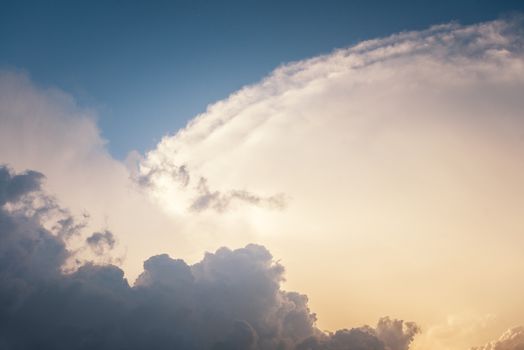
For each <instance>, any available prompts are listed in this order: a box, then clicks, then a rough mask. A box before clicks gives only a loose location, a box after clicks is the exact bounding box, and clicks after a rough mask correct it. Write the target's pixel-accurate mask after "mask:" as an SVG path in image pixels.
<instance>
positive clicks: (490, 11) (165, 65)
mask: <svg viewBox="0 0 524 350" xmlns="http://www.w3.org/2000/svg"><path fill="white" fill-rule="evenodd" d="M0 4H1V5H0V8H1V10H0V43H1V49H0V68H3V69H10V70H23V71H26V72H27V73H28V74H29V75H30V76H31V77H32V79H33V80H34V81H36V82H37V83H38V84H40V85H43V86H54V87H58V88H60V89H63V90H65V91H67V92H69V93H72V94H73V95H74V96H75V98H76V99H77V101H78V102H79V103H80V104H81V105H85V106H88V107H90V108H95V109H96V110H97V113H98V116H99V120H98V124H99V127H100V128H101V130H102V134H103V137H104V138H105V139H107V140H108V141H109V143H108V148H109V151H110V152H111V153H112V154H113V156H115V157H117V158H121V159H122V158H124V157H125V156H126V154H127V153H128V152H129V151H131V150H133V149H136V150H139V151H141V152H143V151H146V150H148V149H151V148H153V147H154V145H155V144H156V142H158V141H159V140H160V138H161V137H162V136H163V135H165V134H167V133H173V132H175V131H176V130H177V129H178V128H180V127H182V126H184V125H185V123H186V122H187V121H188V120H189V119H190V118H192V117H193V116H195V115H196V114H198V113H200V112H202V111H204V110H205V108H206V106H207V105H208V104H210V103H212V102H214V101H216V100H219V99H222V98H224V97H226V96H227V95H229V94H230V93H231V92H234V91H235V90H237V89H238V88H240V87H242V86H243V85H246V84H250V83H254V82H256V81H258V80H259V79H261V78H262V77H263V76H265V75H266V74H268V73H269V72H270V71H271V70H272V69H273V68H275V67H276V66H278V65H279V64H282V63H285V62H288V61H293V60H298V59H303V58H306V57H311V56H314V55H317V54H321V53H327V52H330V51H332V50H333V49H335V48H338V47H345V46H349V45H352V44H354V43H356V42H358V41H360V40H363V39H369V38H374V37H378V36H385V35H388V34H391V33H395V32H399V31H403V30H416V29H422V28H425V27H428V26H430V25H433V24H438V23H442V22H449V21H453V20H455V21H459V22H460V23H463V24H469V23H474V22H479V21H484V20H489V19H493V18H497V17H499V16H501V15H505V14H510V13H511V12H515V11H522V10H524V2H523V1H518V0H515V1H511V0H498V1H494V0H493V1H488V0H466V1H424V0H420V1H378V0H371V1H369V0H368V1H359V0H358V1H334V0H327V1H254V0H244V1H226V2H219V1H200V0H195V1H142V2H138V1H98V2H95V1H46V2H43V1H1V2H0Z"/></svg>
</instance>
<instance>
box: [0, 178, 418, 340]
mask: <svg viewBox="0 0 524 350" xmlns="http://www.w3.org/2000/svg"><path fill="white" fill-rule="evenodd" d="M0 174H1V178H0V188H1V189H2V201H3V202H2V203H3V205H2V206H1V207H0V349H9V350H11V349H12V350H17V349H20V350H22V349H54V350H60V349H67V350H74V349H98V350H103V349H112V350H113V349H128V350H133V349H210V350H221V349H228V350H234V349H239V350H240V349H242V350H249V349H253V350H276V349H282V350H286V349H290V350H291V349H297V350H299V349H302V350H305V349H310V350H335V349H337V350H338V349H353V350H359V349H360V350H371V349H381V350H403V349H407V348H408V346H409V343H410V342H411V340H412V339H413V336H414V335H415V334H416V333H417V332H418V328H417V327H416V326H415V325H414V324H412V323H405V322H403V321H397V320H391V319H389V318H384V319H382V320H380V322H379V323H378V326H377V327H376V328H371V327H362V328H356V329H350V330H340V331H337V332H335V333H333V334H326V333H323V332H321V331H320V330H318V329H317V328H316V327H315V321H316V317H315V315H314V314H313V313H312V312H311V311H310V310H309V308H308V300H307V297H306V296H305V295H302V294H299V293H294V292H286V291H284V290H282V289H281V282H282V281H283V278H284V277H283V274H284V268H283V267H282V265H280V264H279V263H277V262H275V261H274V260H273V258H272V256H271V254H270V253H269V251H268V250H267V249H266V248H264V247H262V246H259V245H253V244H251V245H248V246H246V247H244V248H241V249H236V250H230V249H227V248H221V249H219V250H218V251H216V252H215V253H207V254H206V255H205V256H204V258H203V259H202V260H201V261H200V262H198V263H196V264H194V265H192V266H190V265H188V264H186V263H185V262H184V261H183V260H177V259H172V258H170V257H169V256H168V255H165V254H164V255H157V256H154V257H151V258H149V259H148V260H147V261H146V262H145V263H144V272H143V273H142V274H141V275H140V276H139V277H138V278H137V281H136V283H135V284H134V286H130V285H129V283H128V282H127V280H126V279H125V278H124V273H123V271H122V270H121V269H120V268H118V267H116V266H113V265H104V266H100V265H95V264H93V263H86V264H84V265H82V266H80V267H79V268H78V269H77V270H76V271H74V272H72V273H67V274H66V273H64V272H63V271H62V267H63V265H64V263H65V262H66V260H67V259H68V258H69V257H71V255H72V253H71V252H70V251H69V250H68V249H67V246H66V244H65V243H64V239H65V238H64V237H66V236H67V235H66V234H57V233H56V232H55V233H54V232H52V231H50V230H47V229H46V228H44V226H43V225H42V222H41V217H42V216H41V215H35V214H34V211H31V210H27V208H26V209H24V210H23V209H20V210H18V209H16V210H12V209H10V208H8V206H6V205H5V204H6V203H11V204H15V203H14V202H20V201H21V200H22V198H23V197H24V196H27V195H32V194H34V193H36V192H38V191H39V183H40V182H39V181H40V179H41V178H42V176H41V174H37V173H32V172H27V173H25V174H21V175H13V174H12V173H11V172H10V171H9V170H8V169H6V168H0ZM17 204H18V205H22V206H31V205H33V204H31V202H29V201H27V202H22V203H17ZM58 225H61V227H69V228H72V230H73V231H74V230H75V227H76V226H77V225H76V224H74V223H73V222H72V221H67V220H66V221H65V222H62V223H61V224H60V223H59V224H58ZM87 244H89V245H90V246H94V247H95V250H96V249H98V247H99V246H100V245H103V246H108V247H110V246H112V245H113V244H114V238H113V235H112V234H111V233H110V232H109V231H103V232H98V233H94V234H93V235H91V236H90V237H89V238H87Z"/></svg>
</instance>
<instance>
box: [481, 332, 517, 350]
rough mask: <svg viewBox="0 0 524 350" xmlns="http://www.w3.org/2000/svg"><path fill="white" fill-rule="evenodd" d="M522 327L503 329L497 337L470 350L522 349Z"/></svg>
mask: <svg viewBox="0 0 524 350" xmlns="http://www.w3.org/2000/svg"><path fill="white" fill-rule="evenodd" d="M523 349H524V327H514V328H511V329H508V330H507V331H505V332H504V333H503V334H502V335H501V336H500V338H499V339H497V340H494V341H492V342H490V343H488V344H486V345H484V346H480V347H474V348H471V350H523Z"/></svg>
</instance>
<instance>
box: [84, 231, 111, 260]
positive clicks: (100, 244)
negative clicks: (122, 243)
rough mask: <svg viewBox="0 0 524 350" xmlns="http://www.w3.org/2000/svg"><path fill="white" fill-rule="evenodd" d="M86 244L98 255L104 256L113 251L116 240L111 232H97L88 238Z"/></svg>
mask: <svg viewBox="0 0 524 350" xmlns="http://www.w3.org/2000/svg"><path fill="white" fill-rule="evenodd" d="M86 243H87V244H88V245H89V247H90V248H91V249H92V250H93V252H95V254H97V255H102V254H104V253H105V252H107V251H108V250H111V249H113V247H114V246H115V243H116V240H115V237H114V236H113V234H112V233H111V232H110V231H107V230H105V231H103V232H95V233H93V234H92V235H91V236H89V237H87V238H86Z"/></svg>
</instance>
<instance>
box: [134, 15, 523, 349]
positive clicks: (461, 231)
mask: <svg viewBox="0 0 524 350" xmlns="http://www.w3.org/2000/svg"><path fill="white" fill-rule="evenodd" d="M522 39H523V35H522V26H521V24H520V23H518V20H512V21H502V20H501V21H495V22H490V23H485V24H480V25H475V26H468V27H461V26H458V25H453V24H452V25H443V26H437V27H434V28H431V29H429V30H427V31H423V32H410V33H402V34H399V35H394V36H391V37H389V38H386V39H380V40H373V41H368V42H364V43H361V44H359V45H357V46H355V47H352V48H349V49H344V50H338V51H336V52H334V53H332V54H329V55H326V56H321V57H317V58H313V59H310V60H305V61H300V62H296V63H292V64H289V65H285V66H282V67H280V68H278V69H277V70H275V71H274V72H273V73H272V74H271V75H270V76H269V77H268V78H266V79H265V80H263V81H262V82H260V83H258V84H255V85H253V86H249V87H246V88H244V89H242V90H240V91H238V92H237V93H235V94H233V95H232V96H230V97H229V98H228V99H227V100H224V101H220V102H218V103H216V104H214V105H211V106H210V107H209V108H208V110H207V111H206V113H204V114H202V115H200V116H198V117H196V118H195V119H194V120H193V121H191V122H190V123H189V124H188V126H187V127H186V128H185V129H183V130H181V131H179V132H177V133H176V134H175V135H174V136H169V137H165V138H164V139H163V140H162V142H160V144H159V145H158V146H157V148H156V149H155V150H153V151H151V152H149V153H148V154H147V155H146V157H145V159H144V160H143V161H142V162H141V163H140V168H139V174H140V176H141V179H142V181H144V179H147V184H148V186H147V188H148V189H149V191H150V194H151V196H152V197H153V198H154V199H155V200H156V201H158V202H159V203H160V205H161V206H162V207H164V208H166V209H167V210H168V211H169V210H170V208H173V207H175V206H176V207H177V208H178V210H179V211H184V210H185V211H186V212H188V213H189V212H190V210H188V208H191V204H192V203H193V201H194V199H195V198H198V196H199V190H198V184H199V181H200V178H202V177H203V178H205V179H206V183H207V184H208V186H209V188H212V189H213V190H214V191H217V192H218V193H230V192H231V191H232V190H236V189H242V190H246V191H249V193H253V194H256V195H257V196H272V195H274V194H275V193H283V194H284V197H285V198H286V199H287V200H286V204H287V207H286V208H285V209H284V211H283V212H274V211H265V210H263V209H260V208H256V207H253V206H252V205H245V203H244V202H243V201H239V200H237V201H235V200H234V199H233V200H232V201H231V206H228V208H227V210H225V211H222V212H221V213H220V214H216V213H213V210H204V211H203V212H202V213H201V215H206V217H207V218H209V219H210V220H214V222H217V223H219V222H224V221H227V220H233V219H231V218H234V217H235V216H239V213H243V215H241V216H242V217H243V218H245V217H246V215H247V216H251V217H253V218H254V220H250V221H249V224H248V226H249V225H250V226H251V228H252V229H253V230H254V231H255V232H257V231H258V233H259V234H260V235H261V238H260V240H261V241H262V242H264V243H265V244H268V245H269V246H270V247H271V248H272V250H273V251H275V252H276V255H278V256H283V257H285V259H287V260H288V261H289V262H287V263H286V265H287V266H288V267H289V271H290V272H289V275H290V276H294V278H295V279H294V282H291V284H293V283H296V284H300V285H307V286H308V287H307V288H308V292H309V294H310V295H311V296H312V302H313V305H315V300H324V301H322V302H321V301H319V305H315V306H318V307H317V310H318V309H322V310H324V311H325V314H322V313H320V316H321V317H320V319H321V320H326V318H327V319H329V320H328V321H327V322H326V323H324V324H325V325H326V326H328V327H334V326H336V325H341V324H342V320H343V319H347V318H351V320H352V321H356V322H358V321H357V320H359V319H360V320H362V318H366V317H370V315H375V316H374V317H375V318H376V316H378V315H379V314H380V313H381V312H383V310H384V309H387V310H388V313H392V314H398V313H399V312H400V313H402V316H403V317H407V318H411V319H417V320H424V321H425V322H427V323H430V322H437V321H439V320H440V321H441V320H443V319H445V318H446V317H447V315H450V314H456V313H462V312H468V311H469V310H476V312H478V313H479V314H481V315H482V314H492V313H495V314H497V315H501V318H502V319H504V320H506V321H505V322H514V323H517V322H522V319H521V317H522V315H518V314H517V313H516V312H515V310H516V309H519V308H520V309H522V308H524V302H523V301H522V299H521V298H519V297H518V295H522V294H523V293H524V283H523V282H522V281H520V280H516V279H515V278H514V276H516V275H518V274H519V273H521V271H522V269H523V268H524V261H523V259H522V254H521V250H520V248H517V247H522V245H523V244H524V240H523V236H522V232H523V230H524V223H523V221H522V219H521V218H522V217H523V216H524V184H523V182H522V178H524V118H523V114H522V111H523V110H524V100H523V99H522V96H523V93H524V54H523V51H522V47H523V40H522ZM181 168H182V169H184V171H187V174H189V178H186V179H185V181H186V182H184V183H183V184H182V183H181V181H180V180H179V179H178V178H177V176H178V173H179V170H180V169H181ZM189 215H192V214H189ZM200 217H202V216H200ZM260 223H262V225H266V226H265V227H257V226H258V225H259V224H260ZM267 225H270V226H271V230H270V231H269V233H268V231H267ZM267 235H269V236H267ZM313 256H314V257H315V259H316V260H317V261H320V263H319V264H321V266H322V267H320V266H318V267H312V266H310V257H313ZM305 266H307V268H306V267H305ZM317 268H318V269H319V270H318V271H317V270H314V269H317ZM322 268H325V269H327V270H329V271H330V273H329V274H325V273H324V274H323V273H322ZM312 270H314V271H312ZM348 271H351V272H348ZM311 274H314V275H322V276H323V277H321V278H320V280H314V281H313V280H311V278H310V276H311ZM501 285H504V286H505V287H504V288H503V289H502V290H501V288H500V287H499V286H501ZM386 290H387V291H388V294H389V295H390V298H387V299H388V300H386V299H384V295H383V293H384V291H386ZM333 291H334V292H333ZM328 293H329V294H330V295H331V297H333V293H334V294H336V295H335V296H334V297H335V298H338V299H337V300H346V299H347V297H348V296H351V298H350V299H351V301H349V302H348V304H347V305H346V307H347V309H345V310H341V309H340V308H339V305H338V303H337V305H332V304H330V303H329V301H327V300H326V299H327V294H328ZM391 299H394V300H395V302H394V303H393V304H395V305H393V304H392V303H391ZM434 300H438V302H435V303H432V302H430V301H434ZM370 304H371V305H370ZM361 305H366V307H365V308H363V307H362V306H361ZM413 305H418V307H413ZM407 310H409V311H407ZM406 312H409V315H405V313H406ZM504 326H505V327H507V326H508V325H507V324H504ZM498 327H502V325H498ZM501 329H502V328H500V329H499V331H500V330H501ZM488 333H489V332H488ZM492 335H495V331H493V333H492ZM479 340H480V339H479Z"/></svg>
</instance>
